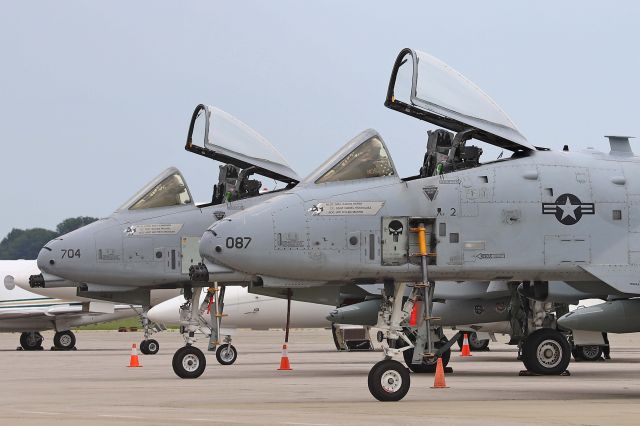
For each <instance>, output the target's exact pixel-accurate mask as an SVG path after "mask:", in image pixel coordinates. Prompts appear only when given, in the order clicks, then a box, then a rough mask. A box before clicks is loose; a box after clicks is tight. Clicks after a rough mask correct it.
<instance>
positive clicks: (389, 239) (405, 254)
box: [382, 216, 409, 266]
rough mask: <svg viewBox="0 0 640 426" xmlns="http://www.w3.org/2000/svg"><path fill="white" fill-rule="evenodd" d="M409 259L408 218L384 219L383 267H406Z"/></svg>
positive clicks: (393, 217)
mask: <svg viewBox="0 0 640 426" xmlns="http://www.w3.org/2000/svg"><path fill="white" fill-rule="evenodd" d="M408 259H409V227H408V221H407V217H402V216H388V217H383V218H382V265H383V266H397V265H404V264H405V263H407V262H408Z"/></svg>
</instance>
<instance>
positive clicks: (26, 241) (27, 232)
mask: <svg viewBox="0 0 640 426" xmlns="http://www.w3.org/2000/svg"><path fill="white" fill-rule="evenodd" d="M96 220H98V219H97V218H95V217H88V216H78V217H71V218H68V219H65V220H63V221H62V222H60V223H59V224H58V225H57V226H56V230H55V231H51V230H49V229H44V228H31V229H16V228H14V229H12V230H11V231H10V232H9V233H8V234H7V236H6V237H4V239H3V240H2V241H0V259H1V260H15V259H36V258H37V257H38V253H39V252H40V249H41V248H42V246H44V245H45V244H46V243H48V242H49V241H51V240H53V239H54V238H56V237H59V236H60V235H64V234H66V233H68V232H71V231H74V230H76V229H78V228H81V227H83V226H85V225H88V224H90V223H92V222H95V221H96Z"/></svg>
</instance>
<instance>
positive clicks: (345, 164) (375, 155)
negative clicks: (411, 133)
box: [316, 137, 394, 183]
mask: <svg viewBox="0 0 640 426" xmlns="http://www.w3.org/2000/svg"><path fill="white" fill-rule="evenodd" d="M393 175H394V168H393V165H392V164H391V160H390V159H389V155H388V154H387V150H386V149H385V147H384V144H383V143H382V141H381V140H380V139H378V138H377V137H372V138H370V139H368V140H366V141H365V142H363V143H362V144H360V145H358V147H357V148H355V149H354V150H353V151H351V152H350V153H349V154H347V155H346V156H345V157H344V158H343V159H342V160H340V161H339V162H338V163H337V164H336V165H335V166H333V167H332V168H331V169H330V170H329V171H327V172H326V173H325V174H324V175H322V176H321V177H320V178H318V180H316V183H326V182H340V181H345V180H355V179H367V178H372V177H381V176H393Z"/></svg>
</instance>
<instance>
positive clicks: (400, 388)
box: [368, 359, 411, 401]
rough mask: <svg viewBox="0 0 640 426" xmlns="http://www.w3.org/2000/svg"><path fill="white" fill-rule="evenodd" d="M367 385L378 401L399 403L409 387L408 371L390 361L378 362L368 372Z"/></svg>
mask: <svg viewBox="0 0 640 426" xmlns="http://www.w3.org/2000/svg"><path fill="white" fill-rule="evenodd" d="M368 385H369V392H371V395H373V397H374V398H375V399H377V400H378V401H400V400H401V399H402V398H404V396H405V395H406V394H407V392H409V388H410V387H411V378H410V377H409V370H408V369H407V367H405V366H404V365H402V364H401V363H399V362H398V361H394V360H392V359H387V360H383V361H380V362H378V363H377V364H376V365H374V366H373V368H372V369H371V371H369V379H368Z"/></svg>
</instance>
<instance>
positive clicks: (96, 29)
mask: <svg viewBox="0 0 640 426" xmlns="http://www.w3.org/2000/svg"><path fill="white" fill-rule="evenodd" d="M639 18H640V3H638V2H631V1H629V2H613V1H612V2H587V1H575V2H570V1H563V2H559V1H535V2H534V1H531V2H514V1H483V2H480V1H459V0H458V1H455V2H443V1H437V2H428V1H417V2H403V1H396V2H388V1H385V2H374V1H371V0H366V1H349V2H347V1H316V2H310V1H306V2H302V1H286V2H285V1H279V2H266V1H239V0H234V1H229V2H217V1H210V0H209V1H197V2H196V1H181V2H176V1H152V2H142V1H136V2H132V1H103V2H87V1H56V2H50V1H49V2H39V1H26V2H23V1H13V2H11V1H5V2H3V4H2V13H1V14H0V55H2V56H1V58H2V60H1V61H0V77H1V78H0V147H1V151H0V152H1V156H0V160H1V162H0V164H1V165H0V178H1V182H2V185H0V199H1V200H2V201H1V204H0V206H1V209H0V219H1V220H0V238H1V237H2V236H4V235H5V234H6V233H7V232H8V231H9V230H10V229H11V228H14V227H16V228H31V227H47V228H53V227H54V226H55V225H56V224H57V223H58V222H60V221H61V220H62V219H64V218H66V217H70V216H79V215H87V216H97V217H104V216H107V215H109V214H110V213H111V212H112V211H113V210H114V209H115V208H116V207H118V206H119V205H120V204H121V203H122V202H124V201H125V200H126V199H127V198H129V196H130V195H131V194H133V193H134V192H135V191H137V190H138V189H139V188H140V187H142V186H143V185H144V184H145V183H146V182H147V181H148V180H150V179H151V178H153V177H154V176H155V175H157V174H159V173H160V172H161V171H162V170H164V169H165V168H166V167H169V166H176V167H178V168H179V169H180V170H181V171H182V172H183V174H184V175H185V177H186V179H187V182H188V183H189V185H190V187H191V190H192V193H193V194H194V197H195V198H196V199H197V200H207V199H210V197H211V188H212V186H213V184H214V183H215V179H216V178H217V173H218V167H217V164H215V163H214V162H212V161H210V160H207V159H205V158H203V157H199V156H196V155H194V154H191V153H188V152H186V151H184V143H185V139H186V134H187V127H188V124H189V119H190V116H191V113H192V111H193V109H194V107H195V106H196V105H197V104H198V103H207V104H211V105H215V106H218V107H219V108H221V109H224V110H226V111H227V112H229V113H231V114H233V115H235V116H236V117H238V118H239V119H241V120H242V121H244V122H245V123H247V124H248V125H250V126H251V127H253V128H254V129H256V130H257V131H258V132H260V133H261V134H263V135H264V136H265V137H266V138H267V139H268V140H270V141H271V143H272V144H274V145H275V146H276V147H277V148H278V149H279V150H280V152H281V153H282V154H283V155H284V156H285V158H287V159H288V161H289V163H290V164H291V165H292V167H293V168H294V169H295V170H296V171H297V172H298V173H299V174H300V175H302V176H304V175H306V174H307V173H309V172H310V171H311V170H313V169H314V168H315V167H316V166H317V165H318V164H320V162H322V161H323V160H324V159H326V158H327V157H328V156H329V155H331V154H332V153H333V152H334V151H336V150H337V149H338V148H339V147H340V146H341V145H342V144H344V143H345V142H346V141H347V140H348V139H350V138H352V137H353V136H355V135H356V134H357V133H359V132H360V131H362V130H364V129H366V128H375V129H377V130H378V131H379V132H380V133H381V134H382V136H383V138H384V139H385V141H386V143H387V145H388V146H389V149H390V150H391V154H392V156H393V159H394V161H395V163H396V166H397V167H398V168H399V170H400V173H401V175H403V176H408V175H412V174H415V173H416V172H417V171H418V169H419V167H420V162H421V159H422V156H423V154H424V149H425V142H426V133H425V132H426V130H427V129H428V128H429V127H428V126H427V124H426V123H423V122H419V121H418V120H415V119H412V118H410V117H408V116H405V115H402V114H400V113H397V112H394V111H391V110H389V109H387V108H385V107H384V105H383V102H384V97H385V93H386V88H387V84H388V79H389V74H390V71H391V67H392V64H393V61H394V60H395V57H396V55H397V54H398V52H399V51H400V49H402V48H404V47H413V48H416V49H419V50H423V51H426V52H429V53H431V54H432V55H434V56H436V57H438V58H440V59H442V60H443V61H445V62H447V63H448V64H450V65H451V66H453V67H454V68H456V69H458V70H459V71H460V72H462V73H463V74H464V75H466V76H467V77H468V78H469V79H471V80H472V81H474V82H475V83H476V84H477V85H478V86H480V87H481V88H482V89H483V90H484V91H486V92H487V93H488V94H489V95H490V96H491V97H492V98H493V99H494V100H495V101H496V102H497V103H498V104H499V105H500V106H501V107H502V108H503V109H504V110H505V111H506V112H507V114H508V115H509V116H510V117H511V118H512V119H513V121H514V122H515V123H516V124H517V125H518V126H519V128H520V130H521V132H522V133H523V134H524V135H525V136H526V137H527V138H528V139H529V141H530V142H531V143H533V144H535V145H539V146H547V147H551V148H554V149H561V147H562V145H564V144H568V145H569V146H570V147H571V149H572V150H575V149H578V148H580V147H587V146H593V147H595V148H598V149H601V150H604V151H606V150H608V143H607V141H606V140H605V139H604V138H603V135H605V134H630V135H638V136H640V114H639V112H640V111H639V108H638V102H639V100H640V80H639V68H640V67H639V65H640V55H639V53H638V52H639V48H638V42H639V41H640V25H639V24H638V22H640V20H639ZM637 144H638V143H635V144H634V143H632V146H635V145H637ZM636 152H640V146H638V147H637V148H636Z"/></svg>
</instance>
